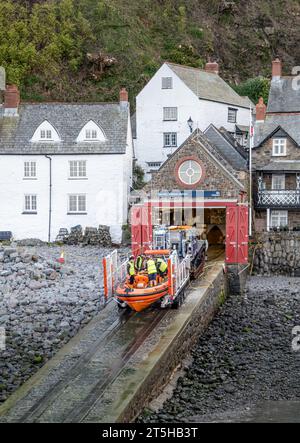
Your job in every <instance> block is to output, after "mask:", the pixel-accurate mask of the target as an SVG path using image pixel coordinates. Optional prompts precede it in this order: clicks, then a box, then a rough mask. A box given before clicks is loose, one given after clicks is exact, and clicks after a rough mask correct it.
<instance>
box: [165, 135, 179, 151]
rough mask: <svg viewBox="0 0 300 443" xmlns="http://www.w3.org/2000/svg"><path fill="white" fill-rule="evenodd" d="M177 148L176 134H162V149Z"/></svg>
mask: <svg viewBox="0 0 300 443" xmlns="http://www.w3.org/2000/svg"><path fill="white" fill-rule="evenodd" d="M176 146H177V132H165V133H164V147H165V148H174V147H176Z"/></svg>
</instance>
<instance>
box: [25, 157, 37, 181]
mask: <svg viewBox="0 0 300 443" xmlns="http://www.w3.org/2000/svg"><path fill="white" fill-rule="evenodd" d="M23 172H24V177H23V178H24V180H32V179H36V178H37V168H36V161H31V160H26V161H25V162H24V171H23Z"/></svg>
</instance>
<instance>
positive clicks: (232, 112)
mask: <svg viewBox="0 0 300 443" xmlns="http://www.w3.org/2000/svg"><path fill="white" fill-rule="evenodd" d="M236 117H237V109H234V108H228V122H229V123H236Z"/></svg>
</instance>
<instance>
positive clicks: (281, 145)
mask: <svg viewBox="0 0 300 443" xmlns="http://www.w3.org/2000/svg"><path fill="white" fill-rule="evenodd" d="M272 156H273V157H285V156H286V138H273V147H272Z"/></svg>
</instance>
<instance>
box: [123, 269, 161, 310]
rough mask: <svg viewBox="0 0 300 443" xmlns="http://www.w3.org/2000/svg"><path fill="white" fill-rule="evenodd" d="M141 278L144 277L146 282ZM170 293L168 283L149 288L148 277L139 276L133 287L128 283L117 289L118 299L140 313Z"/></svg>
mask: <svg viewBox="0 0 300 443" xmlns="http://www.w3.org/2000/svg"><path fill="white" fill-rule="evenodd" d="M141 277H144V279H145V280H144V279H141ZM146 280H147V282H146ZM168 292H169V285H168V281H165V282H162V283H159V284H158V285H157V286H153V287H148V277H145V276H142V275H141V276H140V275H137V276H136V282H135V283H134V285H133V287H132V286H130V285H129V282H127V281H126V283H124V284H121V285H120V286H119V287H118V288H117V290H116V298H117V299H118V300H119V301H121V302H123V303H124V302H125V303H126V304H127V305H128V306H130V308H131V309H133V310H134V311H137V312H140V311H143V310H144V309H146V308H148V307H149V306H151V305H152V304H153V303H155V302H156V301H158V300H160V299H161V298H162V297H164V296H165V295H167V294H168Z"/></svg>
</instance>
